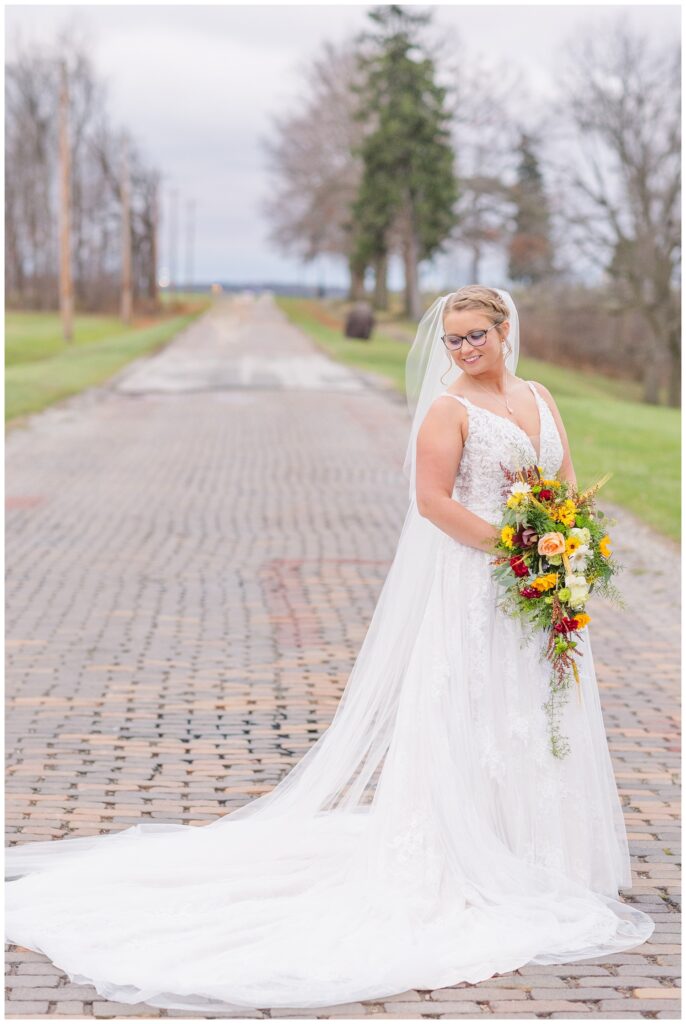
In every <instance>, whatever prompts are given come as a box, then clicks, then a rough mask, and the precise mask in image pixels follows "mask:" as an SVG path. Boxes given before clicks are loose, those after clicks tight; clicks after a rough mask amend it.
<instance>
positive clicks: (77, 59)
mask: <svg viewBox="0 0 686 1024" xmlns="http://www.w3.org/2000/svg"><path fill="white" fill-rule="evenodd" d="M5 75H6V77H5V147H6V148H5V294H6V302H7V304H8V305H9V306H14V307H20V308H23V309H36V310H49V309H55V308H56V307H57V305H58V303H59V304H60V306H61V308H62V313H63V320H64V322H65V334H66V335H67V336H69V334H70V329H69V323H68V321H69V317H70V314H73V310H74V308H77V309H80V310H82V311H119V312H120V314H121V315H122V317H123V319H124V320H129V319H130V317H131V313H132V309H133V306H134V304H135V305H136V306H137V307H139V308H144V309H149V310H152V309H156V308H157V307H158V302H159V297H158V281H157V262H158V220H159V213H158V210H159V189H160V173H159V171H158V170H157V169H156V168H155V167H152V166H150V165H149V164H148V163H147V161H146V159H145V157H144V155H143V153H142V152H141V150H140V149H139V148H138V146H137V145H136V143H135V141H134V140H133V139H132V138H131V136H130V134H129V133H128V132H127V131H125V130H123V129H121V128H119V127H116V126H114V125H113V123H112V120H111V118H110V116H109V113H108V109H107V102H106V96H105V90H104V86H103V84H102V82H101V81H100V80H99V78H98V76H97V74H96V71H95V69H94V67H93V65H92V62H91V61H90V59H89V57H88V55H87V53H86V50H85V47H84V46H83V45H81V44H80V43H79V42H78V41H74V40H73V39H70V38H69V37H67V36H63V37H61V38H60V39H59V41H58V42H57V43H56V44H55V45H54V46H50V47H38V46H37V45H35V44H34V45H31V46H29V47H19V48H17V50H16V51H15V52H14V53H13V54H12V56H11V58H10V59H9V60H8V62H7V64H6V71H5ZM65 304H66V305H65ZM65 314H66V317H65Z"/></svg>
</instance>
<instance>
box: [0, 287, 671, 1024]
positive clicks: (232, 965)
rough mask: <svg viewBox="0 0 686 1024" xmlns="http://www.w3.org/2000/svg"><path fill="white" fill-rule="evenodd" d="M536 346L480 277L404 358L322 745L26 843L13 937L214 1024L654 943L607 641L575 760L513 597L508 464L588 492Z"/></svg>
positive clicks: (586, 698) (85, 976)
mask: <svg viewBox="0 0 686 1024" xmlns="http://www.w3.org/2000/svg"><path fill="white" fill-rule="evenodd" d="M480 331H485V332H486V333H485V334H479V332H480ZM443 335H447V336H448V337H447V343H446V344H444V341H443ZM447 346H452V348H448V347H447ZM458 346H459V347H458ZM518 351H519V328H518V317H517V311H516V308H515V306H514V303H513V302H512V299H511V296H510V295H509V293H507V292H505V291H503V290H500V289H489V288H484V287H481V286H477V285H473V286H469V287H466V288H462V289H460V290H459V291H457V292H455V293H452V294H451V295H448V296H442V297H441V298H440V299H438V300H436V302H434V304H433V305H432V306H431V308H430V309H429V310H428V311H427V313H426V314H425V315H424V317H423V319H422V321H421V323H420V325H419V328H418V331H417V337H416V339H415V342H414V345H413V347H412V349H411V351H410V355H409V357H408V364H407V382H408V400H409V404H410V408H411V411H412V412H413V421H412V428H411V431H410V440H409V444H408V449H407V458H406V471H407V473H408V476H409V479H410V505H409V509H408V513H407V516H406V519H405V523H404V526H403V530H402V533H401V536H400V540H399V543H398V547H397V551H396V555H395V558H394V560H393V563H392V565H391V568H390V570H389V573H388V576H387V578H386V581H385V583H384V587H383V589H382V591H381V594H380V597H379V601H378V603H377V606H376V609H375V612H374V616H373V618H372V621H371V623H370V626H369V630H368V632H367V635H366V637H365V640H364V643H363V645H362V647H361V650H360V652H359V654H358V657H357V660H356V662H355V665H354V667H353V670H352V672H351V675H350V678H349V680H348V684H347V686H346V690H345V693H344V695H343V698H342V700H341V702H340V704H339V706H338V709H337V711H336V714H335V716H334V719H333V722H332V724H331V725H330V726H329V728H328V729H327V730H326V731H325V733H324V734H323V735H322V736H321V737H320V739H319V740H318V742H317V743H316V744H315V745H314V746H313V747H312V748H311V749H310V751H309V752H308V753H307V754H306V755H305V757H304V758H303V759H302V760H301V761H300V762H299V764H298V765H296V767H295V768H294V769H293V770H292V771H291V772H290V773H289V774H288V775H287V776H286V777H285V778H284V779H283V780H282V781H281V782H280V783H279V785H278V786H277V787H276V788H275V789H274V790H272V791H271V792H270V793H268V794H266V795H265V796H263V797H261V798H260V799H258V800H254V801H252V802H251V803H248V804H246V805H245V806H243V807H241V808H239V809H238V810H236V811H234V812H233V813H230V814H227V815H225V816H223V817H220V818H218V819H216V820H215V821H213V822H212V823H211V824H209V825H204V826H188V825H180V824H176V823H171V822H170V823H166V824H153V823H150V822H147V823H141V824H139V825H135V826H134V827H132V828H127V829H124V830H123V831H121V832H118V833H114V834H108V835H100V836H93V837H81V838H66V839H62V840H58V841H53V842H36V843H28V844H24V845H15V846H12V847H10V848H9V849H8V850H7V855H6V875H7V877H9V878H10V879H11V880H10V881H9V883H8V884H7V885H6V936H7V939H8V940H9V941H10V942H13V943H18V944H21V945H22V946H26V947H29V948H30V949H34V950H38V951H40V952H43V953H45V954H46V955H47V956H48V957H49V958H50V959H51V960H52V961H53V962H54V963H55V964H56V965H57V966H58V967H60V968H62V969H63V970H64V971H65V972H66V973H67V974H68V975H69V977H70V978H71V979H72V980H73V981H76V982H89V983H91V984H93V985H94V986H95V987H96V989H97V990H98V992H100V993H101V994H102V995H103V996H105V997H107V998H111V999H116V1000H120V1001H124V1002H138V1001H143V1002H147V1003H149V1004H151V1005H153V1006H159V1007H168V1008H177V1009H197V1010H206V1009H216V1010H219V1011H221V1010H222V1009H224V1010H229V1009H240V1008H255V1007H257V1008H262V1007H265V1008H266V1007H293V1008H299V1007H303V1008H304V1007H323V1006H328V1005H331V1004H335V1003H341V1002H349V1001H352V1000H359V999H369V998H380V997H383V996H389V995H393V994H396V993H399V992H402V991H405V990H407V989H412V988H418V989H435V988H440V987H443V986H448V985H454V984H456V983H458V982H461V981H468V982H478V981H481V980H483V979H486V978H489V977H491V976H492V975H493V974H494V973H496V972H499V973H504V972H507V971H511V970H514V969H516V968H518V967H520V966H522V965H524V964H559V963H568V962H573V961H577V960H582V959H585V958H589V957H596V956H601V955H609V954H612V953H615V952H617V951H619V950H624V949H629V948H631V947H633V946H636V945H639V944H640V943H642V942H644V941H645V940H646V939H647V938H648V937H649V936H650V935H651V933H652V931H653V929H654V923H653V921H652V920H651V918H650V917H648V916H647V915H646V914H644V913H643V912H641V911H639V910H638V909H636V908H634V907H631V906H630V905H628V904H625V903H623V902H622V901H621V900H620V899H619V898H618V889H619V888H620V887H630V886H631V869H630V862H629V853H628V847H627V839H626V832H625V826H624V820H623V817H622V810H621V806H620V801H619V797H618V794H617V788H616V785H615V781H614V775H613V771H612V764H611V761H610V756H609V752H608V747H607V741H606V737H605V731H604V726H603V718H602V713H601V707H600V702H599V697H598V687H597V682H596V677H595V672H594V668H593V656H592V651H591V643H590V634H589V630H588V629H586V630H584V632H583V633H582V634H581V635H582V638H583V639H582V643H581V647H580V651H581V653H582V657H581V663H580V674H581V687H580V690H581V699H578V695H577V693H574V694H572V695H571V698H570V700H569V701H568V703H567V705H566V706H565V707H564V709H563V712H562V720H561V723H560V724H561V728H562V731H563V732H564V734H565V735H566V736H567V738H568V740H569V743H570V746H571V752H570V753H569V755H568V756H567V757H566V758H563V759H559V758H556V757H554V756H553V754H552V752H551V750H550V745H549V738H548V735H549V734H548V729H549V725H548V720H547V717H546V714H545V712H544V710H543V707H542V705H543V703H544V701H545V700H546V697H547V692H548V689H547V688H548V679H549V671H548V664H547V663H546V662H545V660H544V658H543V641H542V639H541V638H540V637H539V638H536V639H535V641H534V642H532V643H528V644H527V643H525V642H524V640H525V637H524V635H523V633H522V627H521V625H520V624H519V622H518V621H517V620H514V619H510V618H508V617H506V616H505V615H504V614H503V613H502V611H500V609H499V608H498V607H497V598H498V585H497V584H496V583H494V581H493V579H492V576H491V567H490V555H489V553H488V545H489V543H490V541H491V540H492V538H493V537H494V535H495V533H496V526H495V524H496V523H497V522H498V521H499V516H500V505H501V501H502V497H501V486H502V482H503V481H502V470H501V465H500V463H503V464H505V465H507V466H508V467H510V468H515V467H516V466H518V465H523V464H527V463H534V462H535V463H536V464H538V465H539V466H541V468H542V470H543V472H544V474H545V475H548V476H551V475H553V474H555V473H557V472H560V473H561V474H562V475H566V476H567V477H568V478H570V479H573V468H572V462H571V458H570V453H569V447H568V444H567V439H566V436H565V433H564V427H563V425H562V421H561V419H560V416H559V413H558V411H557V408H556V406H555V404H554V402H553V400H552V398H551V397H550V395H549V394H548V392H547V391H545V389H544V388H542V386H541V385H539V384H536V383H535V382H524V381H521V380H519V378H517V377H515V375H514V371H515V368H516V364H517V357H518ZM446 355H447V359H446ZM446 370H447V371H448V374H447V376H448V378H449V379H448V380H446V373H445V371H446Z"/></svg>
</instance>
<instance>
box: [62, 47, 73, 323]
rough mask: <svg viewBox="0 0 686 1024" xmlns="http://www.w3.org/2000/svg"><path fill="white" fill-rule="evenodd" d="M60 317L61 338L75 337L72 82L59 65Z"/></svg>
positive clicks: (64, 66)
mask: <svg viewBox="0 0 686 1024" xmlns="http://www.w3.org/2000/svg"><path fill="white" fill-rule="evenodd" d="M59 117H60V215H59V220H60V316H61V318H62V336H63V337H64V339H65V340H66V341H71V340H72V339H73V337H74V285H73V280H72V273H71V138H70V133H69V120H70V119H69V79H68V74H67V65H66V62H65V61H62V63H61V65H60V113H59Z"/></svg>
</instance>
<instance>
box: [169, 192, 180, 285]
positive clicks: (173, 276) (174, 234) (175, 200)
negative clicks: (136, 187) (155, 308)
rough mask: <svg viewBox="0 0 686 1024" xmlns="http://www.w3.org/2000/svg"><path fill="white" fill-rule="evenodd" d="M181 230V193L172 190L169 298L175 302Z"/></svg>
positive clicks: (170, 206) (170, 202) (170, 203)
mask: <svg viewBox="0 0 686 1024" xmlns="http://www.w3.org/2000/svg"><path fill="white" fill-rule="evenodd" d="M178 229H179V191H178V189H176V188H173V189H172V190H171V194H170V197H169V296H170V301H171V302H174V300H175V298H176V288H177V284H178V281H177V267H176V255H177V246H178V233H179V231H178Z"/></svg>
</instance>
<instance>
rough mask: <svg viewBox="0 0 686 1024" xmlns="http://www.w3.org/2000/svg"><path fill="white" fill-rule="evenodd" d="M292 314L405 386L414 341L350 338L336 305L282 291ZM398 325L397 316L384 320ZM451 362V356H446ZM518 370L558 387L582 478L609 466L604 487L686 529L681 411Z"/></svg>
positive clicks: (315, 335) (562, 371) (627, 392)
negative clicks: (683, 521)
mask: <svg viewBox="0 0 686 1024" xmlns="http://www.w3.org/2000/svg"><path fill="white" fill-rule="evenodd" d="M277 301H278V304H279V306H280V307H281V309H282V310H283V311H284V313H285V314H286V315H287V316H288V318H289V319H290V320H291V321H292V322H293V323H295V324H297V325H298V326H299V327H301V328H302V329H303V330H304V331H305V332H306V333H307V334H309V335H310V337H311V338H312V339H313V341H315V343H316V344H317V345H319V346H320V347H321V348H323V349H324V350H325V351H326V352H328V353H329V354H330V355H331V356H333V358H335V359H337V360H339V361H340V362H342V363H346V364H347V365H349V366H354V367H357V368H359V369H362V370H367V371H371V372H374V373H378V374H380V375H381V376H383V377H385V378H386V379H387V380H390V381H391V382H392V383H393V385H394V386H395V387H396V388H397V389H398V390H400V391H403V390H404V373H405V358H406V356H407V351H408V346H407V344H403V343H402V342H399V341H397V340H395V339H393V338H390V337H389V336H388V335H384V334H383V333H377V332H376V331H375V333H374V336H373V339H372V340H371V341H369V342H365V341H353V340H351V339H348V338H345V337H344V336H343V335H342V334H341V332H340V330H338V329H336V328H335V327H334V326H333V325H332V322H333V317H332V315H331V312H330V311H328V310H326V308H325V307H323V306H322V305H321V303H317V302H316V301H314V300H310V299H296V298H290V297H289V298H286V297H280V298H278V300H277ZM384 326H385V327H386V330H390V329H391V327H390V324H388V325H383V326H382V327H381V332H383V327H384ZM446 365H447V361H446ZM517 376H519V377H523V378H525V379H527V380H538V381H540V382H541V383H542V384H544V385H545V386H546V387H547V388H549V389H550V391H551V393H552V394H553V396H554V397H555V401H556V402H557V405H558V408H559V410H560V413H561V415H562V418H563V421H564V424H565V428H566V430H567V435H568V437H569V443H570V447H571V451H572V458H573V461H574V468H575V470H576V474H577V480H578V482H579V484H580V485H581V486H588V485H589V484H591V483H593V482H594V481H595V480H596V479H597V478H598V477H600V476H601V475H602V474H604V473H605V472H611V473H612V474H613V475H612V477H611V479H610V480H609V481H608V482H607V483H606V484H605V486H604V487H603V489H602V491H601V492H600V501H601V505H602V497H603V496H605V497H607V500H608V501H612V502H615V503H616V504H617V505H620V506H622V507H624V508H626V509H628V510H629V511H630V512H633V513H635V514H636V515H637V516H639V517H640V518H641V519H643V520H644V521H645V522H647V523H649V524H650V525H651V526H653V527H655V528H656V529H657V530H659V531H660V532H662V533H664V534H665V535H667V536H668V537H671V538H673V539H674V540H679V537H680V412H679V410H678V409H672V408H668V407H666V406H654V405H647V404H645V403H644V402H641V401H640V400H639V399H640V385H638V384H636V383H635V382H632V381H629V382H627V381H619V380H615V379H613V378H611V377H607V376H604V375H602V374H593V373H586V372H580V371H574V370H569V369H567V368H565V367H560V366H554V365H551V364H549V363H544V362H542V361H541V360H538V359H530V358H526V357H522V358H521V359H520V360H519V363H518V365H517Z"/></svg>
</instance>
